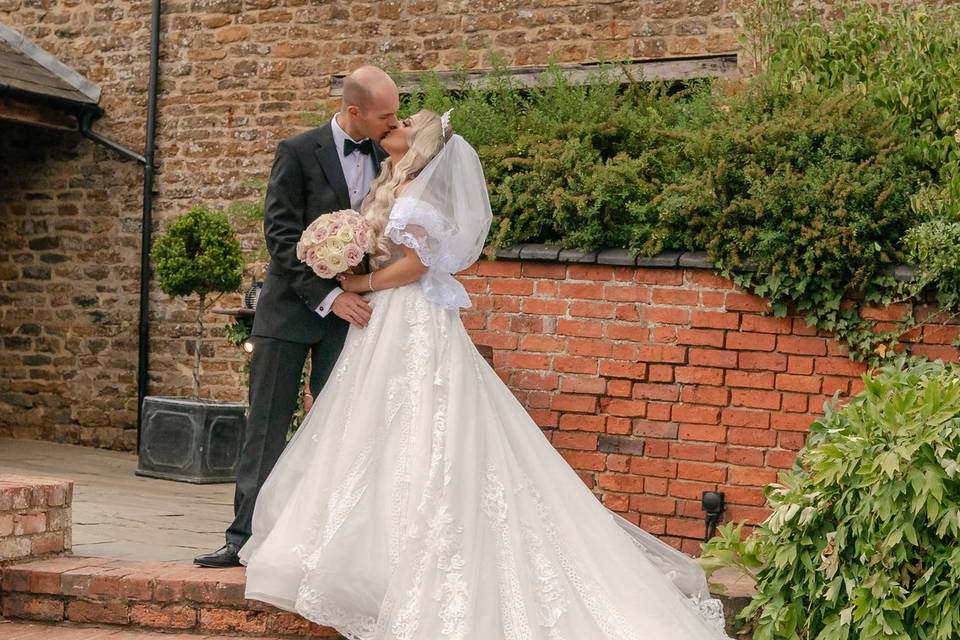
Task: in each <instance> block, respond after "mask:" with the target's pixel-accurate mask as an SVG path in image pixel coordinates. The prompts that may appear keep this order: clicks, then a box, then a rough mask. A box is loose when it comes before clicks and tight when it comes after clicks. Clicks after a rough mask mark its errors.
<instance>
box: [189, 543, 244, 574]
mask: <svg viewBox="0 0 960 640" xmlns="http://www.w3.org/2000/svg"><path fill="white" fill-rule="evenodd" d="M193 564H196V565H199V566H201V567H210V568H212V569H225V568H227V567H239V566H240V547H238V546H237V545H235V544H233V543H232V542H228V543H227V544H225V545H223V546H222V547H220V548H219V549H217V550H216V551H214V552H213V553H206V554H204V555H202V556H197V557H196V558H194V559H193Z"/></svg>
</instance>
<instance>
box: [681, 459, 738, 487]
mask: <svg viewBox="0 0 960 640" xmlns="http://www.w3.org/2000/svg"><path fill="white" fill-rule="evenodd" d="M677 477H678V478H681V479H683V480H699V481H700V482H724V481H726V479H727V468H726V467H725V466H724V465H719V464H706V463H703V462H679V463H677Z"/></svg>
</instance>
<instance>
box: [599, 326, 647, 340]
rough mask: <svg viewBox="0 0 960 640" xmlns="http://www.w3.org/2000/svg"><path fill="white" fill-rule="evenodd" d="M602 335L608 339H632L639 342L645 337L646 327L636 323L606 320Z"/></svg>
mask: <svg viewBox="0 0 960 640" xmlns="http://www.w3.org/2000/svg"><path fill="white" fill-rule="evenodd" d="M603 335H604V336H605V337H606V338H608V339H610V340H634V341H638V342H639V341H642V340H646V339H647V327H646V326H643V325H638V324H636V323H630V324H620V323H618V322H606V323H604V325H603Z"/></svg>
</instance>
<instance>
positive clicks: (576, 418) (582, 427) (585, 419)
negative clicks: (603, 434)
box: [560, 413, 605, 432]
mask: <svg viewBox="0 0 960 640" xmlns="http://www.w3.org/2000/svg"><path fill="white" fill-rule="evenodd" d="M604 420H605V418H604V416H587V415H578V414H573V413H565V414H563V415H561V416H560V428H561V429H563V430H564V431H598V432H599V431H603V425H604Z"/></svg>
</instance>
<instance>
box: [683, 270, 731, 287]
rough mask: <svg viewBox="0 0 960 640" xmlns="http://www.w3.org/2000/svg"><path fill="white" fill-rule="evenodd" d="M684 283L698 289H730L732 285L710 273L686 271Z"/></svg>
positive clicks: (721, 277)
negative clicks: (695, 286) (693, 285)
mask: <svg viewBox="0 0 960 640" xmlns="http://www.w3.org/2000/svg"><path fill="white" fill-rule="evenodd" d="M684 276H685V278H686V281H687V282H689V283H690V284H695V285H697V287H698V288H700V289H732V288H733V283H732V282H730V281H729V280H727V279H726V278H724V277H723V276H720V275H717V274H715V273H713V272H711V271H687V272H686V273H685V274H684Z"/></svg>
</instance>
